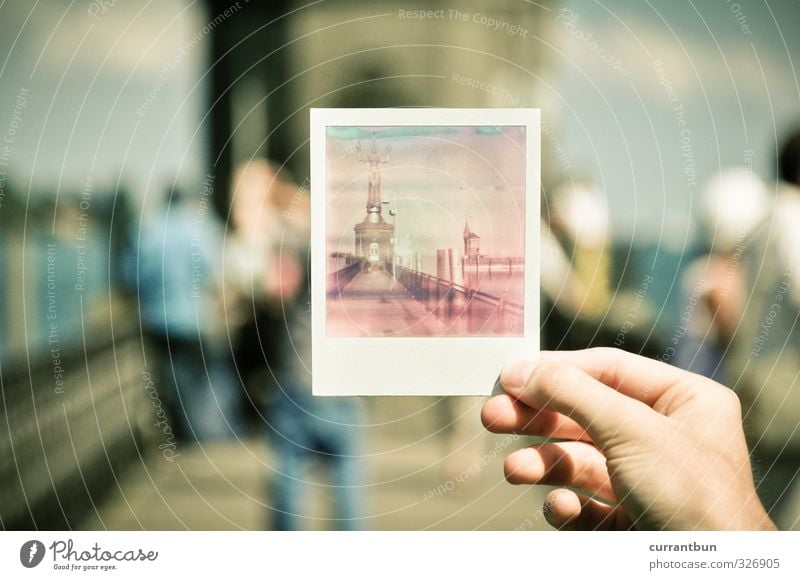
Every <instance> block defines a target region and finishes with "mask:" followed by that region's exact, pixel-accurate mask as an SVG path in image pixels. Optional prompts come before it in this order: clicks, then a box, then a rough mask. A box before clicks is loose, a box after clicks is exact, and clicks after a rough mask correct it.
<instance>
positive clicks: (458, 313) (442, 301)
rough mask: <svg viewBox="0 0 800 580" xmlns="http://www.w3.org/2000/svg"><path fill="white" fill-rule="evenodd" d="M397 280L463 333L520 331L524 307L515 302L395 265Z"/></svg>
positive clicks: (428, 308)
mask: <svg viewBox="0 0 800 580" xmlns="http://www.w3.org/2000/svg"><path fill="white" fill-rule="evenodd" d="M397 279H398V281H399V282H400V283H401V284H403V286H405V288H406V289H407V290H408V291H409V293H411V295H412V296H413V297H414V299H415V300H417V301H419V302H421V303H422V304H423V305H424V306H425V308H426V309H427V310H428V311H429V312H433V313H434V314H435V315H436V316H437V317H438V318H439V319H440V320H442V321H443V322H445V323H446V324H447V325H448V326H451V327H452V326H453V325H457V326H460V328H461V330H463V331H464V333H465V334H472V333H475V334H478V335H486V334H495V335H517V334H522V329H523V316H524V308H523V305H522V304H520V303H518V302H514V301H512V300H508V299H506V298H504V297H502V296H494V295H492V294H488V293H486V292H483V291H481V290H476V289H474V288H469V287H466V286H462V285H460V284H456V283H454V282H451V281H449V280H444V279H442V278H437V277H436V276H431V275H430V274H425V273H424V272H419V271H417V270H412V269H410V268H405V267H398V268H397Z"/></svg>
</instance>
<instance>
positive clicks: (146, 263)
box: [122, 187, 241, 441]
mask: <svg viewBox="0 0 800 580" xmlns="http://www.w3.org/2000/svg"><path fill="white" fill-rule="evenodd" d="M204 203H207V202H206V201H204V199H203V198H201V196H194V197H192V198H189V197H186V196H184V195H183V194H182V193H181V192H180V191H179V190H178V188H175V187H171V188H168V189H167V191H166V194H165V197H164V199H163V203H162V205H161V207H159V208H158V209H157V210H155V211H153V212H152V213H151V214H149V215H147V216H145V218H144V219H143V220H142V223H141V227H139V228H136V227H135V228H134V229H133V230H132V231H131V232H130V233H129V236H128V242H127V247H126V249H125V251H124V252H123V256H122V272H123V277H124V280H125V283H126V285H127V286H128V287H129V288H130V289H131V291H132V292H133V293H134V294H135V299H136V301H137V303H138V308H139V314H140V320H141V324H142V332H143V334H144V335H145V336H146V337H147V339H148V342H150V343H151V344H152V346H153V348H152V349H150V350H148V360H147V361H146V363H147V368H148V369H152V371H153V376H154V377H155V379H156V387H157V389H158V390H159V391H160V394H161V396H163V397H164V400H165V406H166V407H167V410H168V413H169V422H168V425H169V426H168V427H167V425H164V426H160V425H158V424H157V425H156V428H159V429H165V428H169V429H171V430H172V431H173V432H174V433H175V435H177V437H178V438H179V439H183V440H190V441H192V440H193V441H209V440H214V439H225V438H230V437H235V436H237V435H238V434H239V431H240V429H241V425H240V418H239V408H238V404H239V392H238V386H237V385H236V383H235V381H234V375H233V368H232V365H231V364H230V362H229V359H228V358H226V357H224V356H223V349H222V347H221V344H220V341H219V337H218V336H217V334H218V330H217V327H218V326H219V321H218V315H217V312H218V308H217V306H216V300H217V290H218V288H219V280H218V268H217V264H218V263H219V258H218V255H217V252H219V250H220V248H221V245H222V244H221V241H222V237H221V235H220V232H219V225H218V223H217V221H216V219H215V218H214V216H213V215H212V213H211V212H210V211H209V210H208V209H207V207H206V206H204V205H203V204H204Z"/></svg>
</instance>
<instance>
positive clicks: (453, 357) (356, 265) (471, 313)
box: [311, 109, 540, 396]
mask: <svg viewBox="0 0 800 580" xmlns="http://www.w3.org/2000/svg"><path fill="white" fill-rule="evenodd" d="M539 192H540V119H539V110H538V109H312V110H311V204H312V229H311V253H312V256H311V268H312V271H311V294H312V304H311V307H312V327H313V351H312V381H313V392H314V394H315V395H325V396H331V395H341V396H343V395H417V396H418V395H438V396H441V395H488V394H489V393H490V392H491V391H492V388H493V385H494V383H495V381H496V379H497V377H498V375H499V373H500V370H501V369H502V367H503V365H504V364H505V363H506V362H508V361H509V360H512V359H514V358H523V357H524V358H533V357H535V356H536V355H537V353H538V350H539V203H540V202H539Z"/></svg>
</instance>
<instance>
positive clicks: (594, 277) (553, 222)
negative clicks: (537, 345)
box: [541, 181, 611, 348]
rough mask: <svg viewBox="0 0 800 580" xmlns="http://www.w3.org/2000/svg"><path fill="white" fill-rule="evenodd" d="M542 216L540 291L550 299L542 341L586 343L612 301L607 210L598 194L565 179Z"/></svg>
mask: <svg viewBox="0 0 800 580" xmlns="http://www.w3.org/2000/svg"><path fill="white" fill-rule="evenodd" d="M547 215H548V217H549V223H545V222H544V221H542V228H541V238H542V239H541V245H542V250H541V278H542V294H543V297H544V298H545V300H547V301H548V302H549V303H550V304H552V306H553V308H552V309H550V311H549V312H548V314H547V316H546V317H545V319H544V331H543V335H544V337H543V340H544V341H545V344H549V345H550V346H552V347H553V348H577V347H585V346H588V345H589V344H591V343H592V342H593V341H595V340H597V335H598V327H599V325H600V322H601V319H602V317H603V316H604V314H605V312H606V310H607V308H608V306H609V303H610V300H611V292H610V288H609V275H610V266H611V255H610V251H609V245H610V244H609V241H610V240H609V235H608V210H607V207H606V204H605V200H604V199H603V198H602V195H601V194H600V193H599V192H598V191H597V190H596V189H594V188H591V187H588V186H586V185H583V184H581V183H578V182H573V181H569V182H565V183H563V184H562V185H561V186H559V187H558V188H557V189H556V191H555V194H554V195H553V201H552V203H551V204H550V207H549V211H548V213H547Z"/></svg>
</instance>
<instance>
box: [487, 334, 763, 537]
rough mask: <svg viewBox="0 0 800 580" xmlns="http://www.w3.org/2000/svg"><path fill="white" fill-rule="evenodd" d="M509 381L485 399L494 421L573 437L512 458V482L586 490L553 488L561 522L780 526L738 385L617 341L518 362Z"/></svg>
mask: <svg viewBox="0 0 800 580" xmlns="http://www.w3.org/2000/svg"><path fill="white" fill-rule="evenodd" d="M500 381H501V384H502V386H503V389H504V390H505V392H506V394H503V395H498V396H496V397H493V398H491V399H489V400H488V401H487V402H486V404H485V405H484V407H483V411H482V415H481V418H482V421H483V424H484V425H485V426H486V428H487V429H489V430H490V431H493V432H495V433H520V434H527V435H538V436H542V437H546V438H553V439H562V440H565V441H561V442H552V441H546V442H544V443H539V444H535V445H531V446H530V447H528V448H525V449H520V450H518V451H515V452H514V453H512V454H511V455H509V456H508V457H507V458H506V461H505V465H504V469H505V474H506V478H507V479H508V480H509V481H510V482H511V483H516V484H522V483H527V484H547V485H556V486H569V487H571V488H573V489H577V490H578V492H577V493H576V492H575V491H572V490H570V489H563V488H562V489H558V490H555V491H553V492H551V493H550V494H549V495H548V497H547V500H546V502H545V506H544V513H545V517H546V518H547V521H548V522H549V523H550V524H551V525H553V526H554V527H556V528H561V529H581V530H585V529H605V530H607V529H633V528H636V529H651V530H652V529H656V530H662V529H663V530H695V529H706V530H756V529H775V526H774V524H773V523H772V521H771V520H770V519H769V516H768V515H767V513H766V511H765V510H764V508H763V506H762V505H761V502H760V501H759V499H758V497H757V495H756V491H755V485H754V483H753V476H752V473H751V470H750V460H749V455H748V450H747V445H746V443H745V438H744V432H743V430H742V416H741V407H740V405H739V400H738V398H737V397H736V395H735V394H734V393H733V392H732V391H731V390H730V389H727V388H726V387H724V386H722V385H720V384H718V383H716V382H714V381H712V380H710V379H706V378H704V377H701V376H699V375H696V374H693V373H689V372H686V371H683V370H680V369H677V368H675V367H672V366H669V365H667V364H665V363H662V362H657V361H654V360H651V359H646V358H643V357H640V356H637V355H634V354H630V353H627V352H624V351H621V350H616V349H611V348H596V349H590V350H584V351H575V352H543V353H541V356H540V358H539V360H538V362H533V361H517V362H514V363H511V364H509V365H507V366H506V367H505V368H504V369H503V373H502V374H501V377H500ZM598 500H600V501H598ZM609 504H611V505H609Z"/></svg>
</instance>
